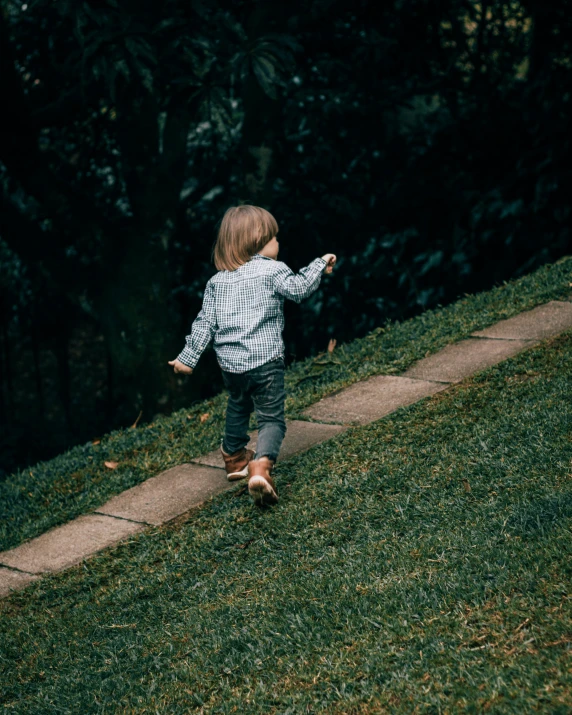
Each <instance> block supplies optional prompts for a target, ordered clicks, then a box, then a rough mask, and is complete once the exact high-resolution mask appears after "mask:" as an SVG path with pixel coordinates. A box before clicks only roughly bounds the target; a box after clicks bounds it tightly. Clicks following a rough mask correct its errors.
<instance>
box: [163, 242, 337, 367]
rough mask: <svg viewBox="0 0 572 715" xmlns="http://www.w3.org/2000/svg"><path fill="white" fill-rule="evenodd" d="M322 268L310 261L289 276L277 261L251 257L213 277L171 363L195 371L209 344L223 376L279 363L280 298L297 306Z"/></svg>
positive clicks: (316, 282)
mask: <svg viewBox="0 0 572 715" xmlns="http://www.w3.org/2000/svg"><path fill="white" fill-rule="evenodd" d="M326 265H327V264H326V261H325V260H324V259H323V258H315V259H314V260H313V261H312V263H310V265H309V266H306V268H302V270H301V271H300V273H299V274H298V275H295V274H294V272H293V271H292V270H291V269H290V268H288V266H287V265H286V264H285V263H282V261H275V260H274V259H273V258H269V257H267V256H261V255H260V254H259V253H256V254H255V255H254V256H252V258H251V259H250V260H249V261H248V262H247V263H244V264H243V265H242V266H240V267H239V268H237V269H236V270H234V271H219V272H218V273H216V274H215V275H214V276H213V277H212V278H211V279H210V280H209V281H208V283H207V285H206V288H205V293H204V297H203V307H202V309H201V311H200V313H199V314H198V315H197V317H196V318H195V320H194V322H193V325H192V327H191V334H190V335H187V337H186V347H185V348H184V349H183V351H182V352H181V354H180V355H179V356H178V358H177V359H178V360H180V361H181V362H182V363H183V364H185V365H188V366H189V367H195V365H196V364H197V362H198V360H199V358H200V356H201V354H202V352H203V350H204V349H205V348H206V347H207V345H208V344H209V343H210V341H211V339H212V338H214V349H215V352H216V355H217V359H218V364H219V365H220V367H221V368H222V369H223V370H226V371H228V372H238V373H240V372H246V371H247V370H252V368H255V367H258V366H259V365H263V364H264V363H266V362H269V361H270V360H274V359H275V358H278V357H284V342H283V340H282V331H283V330H284V312H283V311H284V298H289V299H290V300H293V301H295V302H296V303H300V302H301V301H302V300H304V298H307V297H308V296H309V295H311V294H312V293H313V292H314V291H315V290H316V288H317V287H318V286H319V285H320V280H321V278H322V272H323V270H324V268H325V267H326Z"/></svg>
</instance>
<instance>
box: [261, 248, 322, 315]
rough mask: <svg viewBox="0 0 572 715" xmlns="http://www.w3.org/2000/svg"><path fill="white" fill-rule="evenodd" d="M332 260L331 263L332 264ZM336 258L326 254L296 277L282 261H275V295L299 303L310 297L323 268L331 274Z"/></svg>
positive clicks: (316, 259) (318, 283)
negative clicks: (277, 294)
mask: <svg viewBox="0 0 572 715" xmlns="http://www.w3.org/2000/svg"><path fill="white" fill-rule="evenodd" d="M332 259H333V262H332ZM335 262H336V257H335V256H334V254H333V253H328V254H326V255H325V256H324V257H323V258H315V259H314V260H313V261H312V263H310V265H309V266H306V268H302V270H301V271H300V273H298V275H295V274H294V271H293V270H292V269H291V268H288V266H287V265H286V264H285V263H282V261H276V263H277V269H276V272H275V274H274V288H275V290H276V292H277V293H279V294H280V295H283V296H284V297H285V298H289V299H290V300H293V301H295V302H296V303H300V302H301V301H303V300H304V298H307V297H308V296H310V295H312V293H313V292H314V291H315V290H316V288H317V287H318V286H319V285H320V280H321V278H322V273H323V271H324V268H328V269H329V270H327V272H328V273H331V272H332V268H333V266H334V263H335Z"/></svg>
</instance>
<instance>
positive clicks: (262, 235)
mask: <svg viewBox="0 0 572 715" xmlns="http://www.w3.org/2000/svg"><path fill="white" fill-rule="evenodd" d="M277 233H278V224H277V222H276V219H275V218H274V216H272V214H270V213H268V211H266V210H265V209H261V208H260V207H259V206H250V205H247V204H245V205H243V206H232V207H231V208H230V209H228V210H227V212H226V213H225V215H224V216H223V218H222V221H221V224H220V228H219V231H218V236H217V239H216V244H215V247H214V251H213V258H214V264H215V266H216V269H217V270H218V271H223V270H224V271H234V270H235V269H236V268H238V267H239V266H242V265H243V264H244V263H246V262H247V261H249V260H250V259H251V258H252V256H254V254H255V253H258V252H259V251H261V250H262V249H263V248H264V246H265V245H266V244H267V243H268V242H269V241H271V240H272V239H273V238H274V237H275V236H276V234H277Z"/></svg>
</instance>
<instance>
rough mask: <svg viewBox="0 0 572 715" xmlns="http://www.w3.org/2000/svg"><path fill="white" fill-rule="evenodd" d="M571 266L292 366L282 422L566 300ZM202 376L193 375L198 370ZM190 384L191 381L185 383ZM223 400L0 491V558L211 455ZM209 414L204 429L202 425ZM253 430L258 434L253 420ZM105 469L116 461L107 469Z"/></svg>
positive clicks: (547, 269) (22, 475)
mask: <svg viewBox="0 0 572 715" xmlns="http://www.w3.org/2000/svg"><path fill="white" fill-rule="evenodd" d="M571 270H572V258H571V257H567V258H565V259H562V260H561V261H559V262H558V263H556V264H554V265H547V266H544V267H543V268H541V269H539V270H538V271H536V272H535V273H533V274H531V275H529V276H526V277H524V278H521V279H519V280H517V281H513V282H511V283H507V284H505V285H502V286H499V287H497V288H495V289H493V290H491V291H488V292H486V293H479V294H476V295H471V296H466V297H465V298H463V299H462V300H459V301H457V302H456V303H454V304H452V305H450V306H447V307H446V308H443V309H440V310H436V311H427V312H425V313H423V314H422V315H419V316H418V317H417V318H414V319H412V320H408V321H405V322H403V323H393V324H390V325H387V326H385V327H380V328H378V329H377V330H374V331H373V332H372V333H370V334H369V335H368V336H366V337H365V338H362V339H359V340H355V341H353V342H351V343H348V344H346V345H341V346H339V347H338V348H336V351H335V353H334V355H333V356H332V358H330V359H328V358H327V357H325V356H323V355H321V356H317V357H316V358H308V359H307V360H305V361H301V362H299V363H294V364H293V365H291V366H290V367H289V369H288V370H287V375H286V385H287V394H288V398H287V401H286V411H287V416H288V417H289V418H297V419H300V418H301V415H300V411H301V410H303V409H304V408H305V407H307V406H308V405H310V404H312V403H313V402H316V401H317V400H319V399H320V398H321V397H323V396H325V395H327V394H330V393H332V392H335V391H336V390H339V389H341V388H343V387H346V386H348V385H350V384H352V383H354V382H356V381H358V380H363V379H365V378H367V377H369V376H370V375H375V374H389V375H390V374H398V373H400V372H402V371H404V370H405V369H407V368H408V367H409V366H410V365H411V364H412V363H413V362H415V361H416V360H418V359H420V358H422V357H424V356H425V355H426V354H428V353H433V352H436V351H437V350H439V349H441V348H442V347H444V346H445V345H447V344H449V343H453V342H456V341H457V340H460V339H462V338H464V337H467V336H468V335H470V333H471V332H472V331H474V330H478V329H481V328H484V327H486V326H488V325H491V324H493V323H495V322H497V321H498V320H502V319H503V318H508V317H510V316H512V315H515V314H517V313H519V312H521V311H523V310H527V309H530V308H532V307H534V306H535V305H538V304H540V303H544V302H546V301H549V300H558V299H565V300H566V299H569V297H570V276H571ZM199 369H200V367H199ZM189 379H192V377H191V378H189ZM226 399H227V396H226V393H221V394H220V395H218V396H217V397H215V398H214V399H212V400H208V401H205V402H203V403H201V404H198V405H194V406H193V407H192V408H189V409H186V410H181V411H179V412H177V413H176V414H174V415H172V416H170V417H165V418H161V419H159V420H157V421H156V422H154V423H152V424H149V425H144V426H142V427H138V428H136V429H126V430H122V431H117V432H112V433H110V434H109V435H107V436H105V437H104V438H103V439H102V440H101V443H100V444H98V445H93V444H91V443H88V444H86V445H84V446H80V447H76V448H74V449H72V450H70V451H69V452H67V453H65V454H62V455H60V456H59V457H57V458H56V459H53V460H50V461H49V462H44V463H40V464H38V465H36V466H34V467H32V468H28V469H24V470H22V471H20V472H18V473H16V474H14V475H12V476H11V477H9V478H8V479H7V480H6V481H5V482H4V483H2V484H0V550H5V549H9V548H12V547H14V546H17V545H18V544H20V543H21V542H22V541H24V540H25V539H29V538H32V537H34V536H38V535H39V534H41V533H43V532H45V531H47V530H48V529H49V528H51V527H54V526H57V525H59V524H63V523H65V522H67V521H69V520H71V519H73V518H75V517H76V516H78V515H80V514H83V513H86V512H89V511H91V510H93V509H95V508H97V507H98V506H100V505H101V504H103V503H105V501H107V500H108V499H109V498H110V497H112V496H113V495H115V494H119V493H120V492H122V491H124V490H125V489H128V488H130V487H132V486H134V485H135V484H139V483H141V482H142V481H145V480H146V479H148V478H149V477H151V476H154V475H155V474H157V473H158V472H160V471H162V470H164V469H168V468H169V467H172V466H175V465H177V464H180V463H182V462H185V461H188V460H190V459H193V458H195V457H198V456H200V455H201V454H204V453H206V452H208V451H210V450H212V449H215V448H216V447H218V445H219V443H220V437H221V436H222V431H223V428H224V410H225V406H226ZM204 414H208V418H207V419H206V421H204V422H201V419H200V416H201V415H204ZM251 426H252V428H254V427H255V424H254V418H253V422H252V425H251ZM105 461H117V462H119V466H118V467H117V469H115V470H109V469H107V468H106V467H105V466H104V462H105Z"/></svg>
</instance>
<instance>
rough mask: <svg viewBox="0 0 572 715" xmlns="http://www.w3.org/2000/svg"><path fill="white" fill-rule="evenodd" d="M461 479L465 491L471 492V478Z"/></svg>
mask: <svg viewBox="0 0 572 715" xmlns="http://www.w3.org/2000/svg"><path fill="white" fill-rule="evenodd" d="M461 481H462V482H463V486H464V487H465V491H466V492H470V491H471V485H470V484H469V480H468V479H463V480H461Z"/></svg>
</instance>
